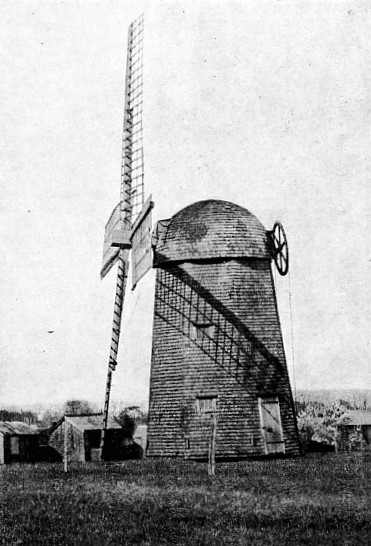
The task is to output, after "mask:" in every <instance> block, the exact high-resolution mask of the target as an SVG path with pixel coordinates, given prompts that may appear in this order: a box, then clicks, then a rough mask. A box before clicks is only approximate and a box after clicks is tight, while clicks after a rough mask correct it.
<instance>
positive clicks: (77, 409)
mask: <svg viewBox="0 0 371 546" xmlns="http://www.w3.org/2000/svg"><path fill="white" fill-rule="evenodd" d="M63 413H65V414H66V415H86V414H89V413H94V409H93V408H92V407H91V405H90V403H89V402H88V401H87V400H67V402H66V404H65V406H64V410H63Z"/></svg>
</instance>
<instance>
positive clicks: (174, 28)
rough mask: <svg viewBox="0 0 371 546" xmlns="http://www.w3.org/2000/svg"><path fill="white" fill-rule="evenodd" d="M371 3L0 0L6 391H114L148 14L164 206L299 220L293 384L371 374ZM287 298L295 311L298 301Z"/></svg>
mask: <svg viewBox="0 0 371 546" xmlns="http://www.w3.org/2000/svg"><path fill="white" fill-rule="evenodd" d="M370 10H371V8H370V5H369V2H366V1H362V0H360V1H339V2H326V1H316V0H313V1H311V2H305V1H301V2H296V3H293V2H289V1H285V0H282V1H264V2H261V1H246V0H245V1H242V0H241V1H234V2H227V1H220V2H208V1H206V0H204V1H201V0H199V1H189V0H188V1H179V2H176V1H172V2H166V1H163V2H155V1H151V2H139V1H138V2H129V1H125V0H120V1H112V0H104V1H103V0H101V1H94V0H89V1H88V0H84V1H81V0H73V1H72V0H71V1H59V0H54V1H46V0H44V1H35V0H27V1H22V0H19V1H17V2H14V1H10V0H8V1H7V0H3V1H2V3H1V5H0V35H1V36H2V39H1V51H0V55H1V56H0V63H1V68H2V70H1V72H2V78H1V81H0V126H1V139H0V146H1V147H0V160H1V166H0V169H1V171H0V174H1V182H0V183H1V194H0V229H1V233H0V245H1V256H2V258H3V259H2V263H1V267H0V283H1V294H2V295H1V300H0V317H1V319H0V320H1V323H0V403H1V404H2V405H4V404H19V405H23V406H26V405H27V404H37V403H40V404H41V403H43V404H49V403H50V404H51V403H59V402H63V401H65V400H66V399H71V398H82V399H88V400H91V401H94V402H98V403H101V404H103V399H104V387H105V377H106V371H107V363H108V354H109V343H110V332H111V324H112V312H113V302H114V289H115V282H116V278H115V277H116V272H115V271H111V273H110V274H109V275H108V276H107V277H106V278H105V279H104V280H103V281H101V280H100V277H99V271H100V266H101V258H102V247H103V235H104V226H105V223H106V221H107V219H108V217H109V215H110V213H111V211H112V209H113V208H114V206H115V205H116V204H117V202H118V200H119V187H120V171H121V138H122V119H123V109H124V82H125V63H126V43H127V28H128V25H129V24H130V23H131V22H132V21H133V20H134V19H135V18H136V17H137V16H138V15H140V13H142V12H144V14H145V42H144V146H145V152H144V153H145V184H146V192H147V195H149V193H151V194H152V197H153V200H154V202H155V209H154V220H158V219H163V218H168V217H170V216H171V215H173V214H175V213H176V212H177V211H178V210H180V209H181V208H183V207H185V206H187V205H189V204H191V203H193V202H195V201H198V200H203V199H212V198H213V199H215V198H216V199H225V200H229V201H232V202H235V203H237V204H239V205H241V206H243V207H246V208H247V209H248V210H250V211H251V212H252V213H254V214H255V215H256V216H257V217H258V218H259V219H260V220H261V221H262V222H263V224H264V225H265V226H266V228H267V229H271V227H272V226H273V223H274V221H275V220H277V219H279V220H280V221H281V222H282V224H283V226H284V228H285V231H286V233H287V237H288V243H289V251H290V275H289V276H287V277H280V276H279V275H278V273H277V274H275V279H276V286H277V297H278V306H279V312H280V317H281V323H282V330H283V336H284V342H285V349H286V356H287V361H288V367H289V373H290V376H291V380H292V383H293V386H295V387H296V388H298V389H324V388H333V389H339V388H346V389H350V388H362V389H366V388H371V365H370V310H371V296H370V290H369V286H370V280H371V279H370V277H371V273H370V268H371V250H370V244H369V242H368V241H369V233H370V231H371V213H370V204H371V203H370V201H371V197H370V182H369V178H370V121H371V116H370V110H371V100H370V98H371V97H370V94H371V91H370V90H371V86H370V79H371V71H370V50H371V48H370V46H371V43H370V42H371V32H370V30H371V29H370V19H371V17H370ZM153 298H154V271H150V272H149V273H148V274H147V276H146V277H145V278H144V279H143V280H142V281H141V282H140V284H139V285H138V287H137V288H136V290H135V291H134V292H132V291H131V290H130V286H129V287H128V291H127V295H126V298H125V310H124V317H123V324H122V326H123V328H122V336H121V343H120V351H119V358H118V367H117V369H116V371H115V373H114V378H113V387H112V399H113V400H121V401H124V402H125V403H127V404H133V403H138V404H145V403H146V401H147V399H148V388H149V371H150V356H151V328H152V320H153ZM290 301H291V309H290Z"/></svg>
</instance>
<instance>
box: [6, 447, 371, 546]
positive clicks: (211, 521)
mask: <svg viewBox="0 0 371 546" xmlns="http://www.w3.org/2000/svg"><path fill="white" fill-rule="evenodd" d="M370 467H371V454H370V453H368V454H327V455H325V456H323V457H319V458H298V459H287V460H283V459H281V460H271V461H250V462H238V463H229V464H227V463H221V464H219V465H217V474H216V476H215V478H213V479H211V478H209V477H208V475H207V471H206V464H203V463H192V462H185V461H175V460H171V461H169V460H164V461H153V460H143V461H128V462H125V463H117V464H116V463H112V464H106V465H103V466H99V465H98V464H93V463H90V464H87V465H83V466H74V467H72V468H71V470H70V471H69V473H68V474H64V473H63V466H62V464H40V465H35V466H31V465H10V466H3V467H2V468H1V469H0V479H1V482H2V483H1V490H0V499H1V505H0V540H1V541H2V542H1V544H6V545H15V544H30V545H31V544H42V545H61V546H62V545H63V546H66V545H102V546H103V545H111V544H122V545H125V544H142V545H155V546H157V545H158V546H160V545H165V544H179V545H191V544H192V545H218V544H230V545H248V544H261V545H282V544H284V545H286V544H292V545H299V544H315V545H322V544H326V545H336V546H340V545H341V546H342V545H346V544H357V545H366V544H367V545H369V544H370V543H371V538H370V537H371V519H370V512H369V510H370V504H369V500H370V499H369V497H368V495H369V494H370V489H368V490H367V486H369V485H370V483H371V470H370Z"/></svg>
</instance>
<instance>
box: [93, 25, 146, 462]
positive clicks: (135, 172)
mask: <svg viewBox="0 0 371 546" xmlns="http://www.w3.org/2000/svg"><path fill="white" fill-rule="evenodd" d="M143 26H144V20H143V15H141V16H140V17H139V18H138V19H136V20H135V21H134V22H133V23H132V24H131V25H130V26H129V32H128V52H127V64H126V81H125V113H124V126H123V142H122V169H121V188H120V203H119V205H118V206H117V207H115V209H114V211H113V213H112V214H111V217H110V219H109V221H108V223H107V225H106V231H105V241H104V248H103V264H102V269H101V277H104V276H105V275H106V274H107V273H108V272H109V271H110V269H111V268H112V267H113V265H114V264H115V263H117V264H118V266H117V283H116V295H115V304H114V311H113V325H112V336H111V346H110V354H109V361H108V371H107V380H106V390H105V399H104V414H103V425H102V434H101V441H100V458H101V459H103V458H104V447H105V435H106V429H107V421H108V409H109V400H110V393H111V383H112V372H113V371H114V370H115V368H116V364H117V352H118V346H119V340H120V333H121V317H122V310H123V305H124V297H125V290H126V283H127V277H128V269H129V248H130V246H131V243H130V242H128V240H124V239H125V234H128V233H130V232H131V228H132V227H133V223H134V222H135V220H136V218H137V217H138V215H139V214H140V212H141V210H142V208H143V203H144V158H143ZM120 234H121V235H120ZM120 236H121V238H122V239H121V244H120ZM113 239H115V240H116V245H115V246H112V242H113ZM117 241H119V242H118V243H117Z"/></svg>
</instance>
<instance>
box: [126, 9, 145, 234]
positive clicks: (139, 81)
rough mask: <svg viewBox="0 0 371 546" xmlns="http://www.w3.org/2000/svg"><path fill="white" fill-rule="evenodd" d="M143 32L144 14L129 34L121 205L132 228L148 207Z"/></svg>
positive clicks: (133, 24)
mask: <svg viewBox="0 0 371 546" xmlns="http://www.w3.org/2000/svg"><path fill="white" fill-rule="evenodd" d="M143 29H144V17H143V15H141V16H140V17H138V19H136V20H135V21H134V22H133V23H132V24H131V25H130V27H129V35H128V54H127V65H126V66H127V68H126V82H125V115H124V128H123V138H122V169H121V195H120V203H121V219H122V220H123V221H124V222H125V223H127V224H128V226H127V227H129V228H130V227H131V225H132V223H133V222H135V220H136V218H137V216H138V214H139V213H140V211H141V210H142V207H143V204H144V154H143Z"/></svg>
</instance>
